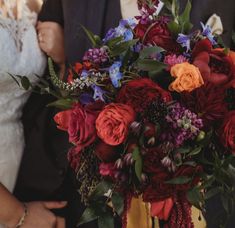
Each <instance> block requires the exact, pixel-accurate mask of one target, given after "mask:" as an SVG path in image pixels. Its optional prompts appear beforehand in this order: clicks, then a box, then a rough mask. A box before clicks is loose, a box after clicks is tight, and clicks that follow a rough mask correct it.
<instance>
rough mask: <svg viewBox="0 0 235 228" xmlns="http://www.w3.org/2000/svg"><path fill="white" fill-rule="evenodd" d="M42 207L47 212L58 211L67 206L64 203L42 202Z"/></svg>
mask: <svg viewBox="0 0 235 228" xmlns="http://www.w3.org/2000/svg"><path fill="white" fill-rule="evenodd" d="M42 204H43V206H44V207H45V208H47V209H49V210H51V209H60V208H63V207H65V206H66V205H67V202H66V201H52V202H42Z"/></svg>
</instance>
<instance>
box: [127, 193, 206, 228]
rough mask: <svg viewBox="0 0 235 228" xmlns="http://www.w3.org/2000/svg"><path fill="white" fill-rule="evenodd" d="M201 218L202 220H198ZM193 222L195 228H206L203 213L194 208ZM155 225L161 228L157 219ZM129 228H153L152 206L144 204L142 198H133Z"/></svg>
mask: <svg viewBox="0 0 235 228" xmlns="http://www.w3.org/2000/svg"><path fill="white" fill-rule="evenodd" d="M199 217H201V220H199V219H198V218H199ZM192 220H193V223H194V227H195V228H206V222H205V219H204V218H203V216H202V213H201V212H200V211H199V210H198V209H197V208H195V207H192ZM154 224H155V226H154V228H159V223H158V220H157V219H155V222H154ZM127 228H152V219H151V216H150V205H149V204H146V203H144V202H143V200H142V198H141V197H139V198H134V197H133V198H132V200H131V207H130V210H129V212H128V214H127Z"/></svg>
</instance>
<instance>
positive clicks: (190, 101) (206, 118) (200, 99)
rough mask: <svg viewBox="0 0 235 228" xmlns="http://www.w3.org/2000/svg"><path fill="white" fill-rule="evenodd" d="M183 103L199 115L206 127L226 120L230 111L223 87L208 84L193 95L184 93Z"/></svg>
mask: <svg viewBox="0 0 235 228" xmlns="http://www.w3.org/2000/svg"><path fill="white" fill-rule="evenodd" d="M181 96H182V102H183V103H184V104H185V105H186V106H187V107H188V108H189V109H190V110H191V111H193V112H194V113H197V114H199V116H200V118H201V119H202V120H203V125H204V126H205V127H208V126H210V125H211V124H212V123H213V122H215V121H217V122H218V121H219V120H221V119H222V118H224V115H225V113H227V111H228V107H227V103H226V102H225V96H226V91H225V89H224V88H223V87H219V86H215V85H214V84H212V83H206V84H204V86H202V87H200V88H198V89H196V90H194V91H193V92H192V93H182V94H181Z"/></svg>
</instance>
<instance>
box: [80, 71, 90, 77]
mask: <svg viewBox="0 0 235 228" xmlns="http://www.w3.org/2000/svg"><path fill="white" fill-rule="evenodd" d="M88 75H89V74H88V71H87V70H83V71H82V73H81V78H86V77H87V76H88Z"/></svg>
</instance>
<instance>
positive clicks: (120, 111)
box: [96, 103, 135, 146]
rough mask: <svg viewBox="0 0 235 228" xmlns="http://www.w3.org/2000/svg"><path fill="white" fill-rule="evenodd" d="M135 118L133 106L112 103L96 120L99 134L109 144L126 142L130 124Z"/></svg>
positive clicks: (114, 144)
mask: <svg viewBox="0 0 235 228" xmlns="http://www.w3.org/2000/svg"><path fill="white" fill-rule="evenodd" d="M134 120H135V112H134V110H133V109H132V107H131V106H128V105H125V104H117V103H111V104H109V105H107V106H106V107H105V108H104V109H103V111H102V112H101V113H100V114H99V116H98V118H97V120H96V130H97V134H98V136H99V137H100V138H101V139H102V140H103V141H104V142H105V143H107V144H109V145H112V146H116V145H119V144H121V143H123V142H124V140H125V139H126V137H127V134H128V130H129V125H130V124H131V123H132V122H133V121H134Z"/></svg>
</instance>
